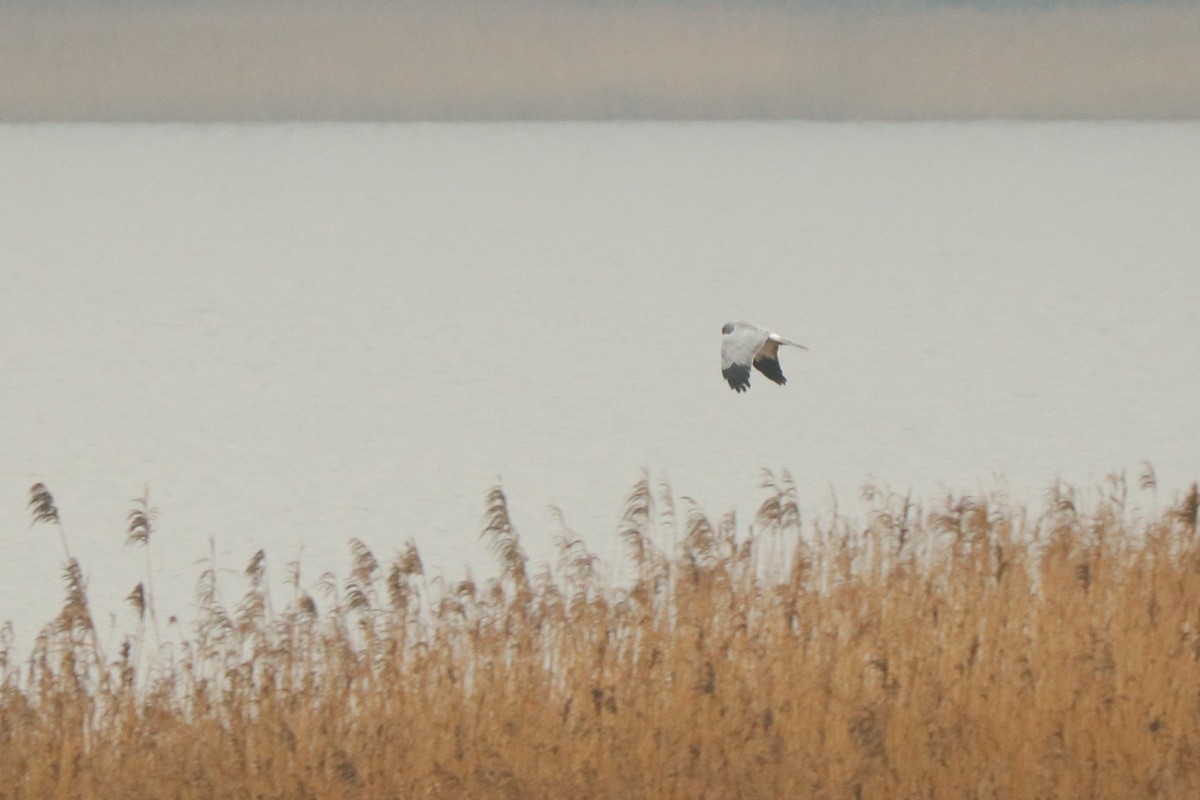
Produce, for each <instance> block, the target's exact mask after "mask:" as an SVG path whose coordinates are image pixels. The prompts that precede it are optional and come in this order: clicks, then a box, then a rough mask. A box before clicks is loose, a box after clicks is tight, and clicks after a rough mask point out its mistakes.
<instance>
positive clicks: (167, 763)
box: [0, 473, 1200, 799]
mask: <svg viewBox="0 0 1200 800" xmlns="http://www.w3.org/2000/svg"><path fill="white" fill-rule="evenodd" d="M1142 485H1143V488H1145V489H1146V490H1147V491H1156V488H1155V487H1154V479H1153V475H1152V474H1149V473H1148V474H1147V475H1146V476H1143V481H1142ZM764 494H765V500H764V502H763V504H762V506H761V508H760V509H759V512H758V514H757V516H756V519H755V520H754V523H753V525H752V526H750V527H749V528H745V529H744V528H743V527H741V526H739V525H738V524H737V521H736V520H735V519H734V517H733V516H732V515H728V516H726V517H724V518H721V519H712V518H710V517H708V516H706V515H705V514H704V513H702V511H701V510H700V509H699V508H698V507H696V506H695V504H693V503H691V502H690V501H688V500H686V499H683V500H679V501H677V500H676V498H675V497H674V496H673V494H672V492H671V490H670V489H669V488H668V487H666V486H655V485H653V484H652V482H651V481H650V480H649V479H648V478H643V479H642V480H640V481H639V482H638V483H637V484H636V485H635V487H634V488H633V490H632V492H631V493H630V495H629V498H628V500H627V502H626V507H625V513H624V516H623V519H622V522H621V526H620V530H619V531H618V534H619V536H620V537H621V540H622V542H623V544H624V546H625V549H626V552H627V554H628V558H629V562H630V563H629V567H630V568H629V569H628V570H627V577H626V578H625V579H623V580H621V581H617V582H613V581H610V580H607V579H605V578H603V577H602V575H603V574H604V571H603V570H601V569H600V565H599V563H598V561H597V559H596V557H595V556H594V555H593V554H592V553H591V552H590V551H589V550H588V549H587V547H586V545H585V544H584V543H583V541H582V540H581V539H580V538H579V537H577V536H576V535H574V534H573V533H571V532H570V531H569V530H567V529H566V528H565V526H564V528H563V533H562V536H561V537H560V538H559V540H558V544H557V550H558V552H557V558H556V559H555V560H554V563H552V564H542V565H539V564H537V563H535V562H533V561H532V560H531V559H530V558H529V557H528V556H527V554H526V553H525V551H524V550H523V548H522V544H521V540H520V538H519V536H518V533H517V531H516V530H515V529H514V527H513V524H512V521H511V518H510V516H509V509H508V504H507V499H506V497H505V495H504V493H503V491H502V490H501V489H499V488H497V489H494V490H493V491H492V492H490V493H489V495H488V497H487V512H486V517H485V528H484V531H483V535H482V538H483V540H484V543H485V544H486V546H487V547H488V548H490V551H491V553H492V554H493V555H494V557H495V560H496V563H497V566H498V572H497V575H496V577H494V578H491V579H488V580H483V581H477V580H475V579H472V578H471V577H468V578H466V579H464V580H461V581H456V582H454V581H446V580H443V579H439V578H434V577H431V576H429V575H428V574H427V573H426V571H425V568H424V565H423V563H422V560H421V557H420V554H419V553H418V551H417V548H416V546H415V545H414V544H412V543H409V544H408V545H406V546H405V547H404V548H403V549H402V550H401V551H400V552H399V553H398V554H397V555H396V556H395V557H394V558H392V559H391V560H390V561H382V560H380V558H379V557H377V556H376V554H374V553H373V552H372V551H371V550H370V549H369V548H368V547H367V546H366V545H365V544H363V543H362V542H359V541H352V542H351V556H352V565H351V570H350V574H349V575H348V576H347V577H346V578H344V579H338V578H335V577H334V576H332V575H328V574H327V575H324V576H322V577H320V578H319V580H318V581H317V582H316V583H315V585H312V586H310V585H308V584H306V582H305V581H304V580H303V578H302V575H301V571H300V566H299V564H290V565H287V569H286V576H287V577H286V583H287V586H288V589H289V593H290V596H289V597H287V598H286V599H285V600H284V601H282V602H280V603H278V604H276V603H275V602H274V601H273V598H272V597H271V592H270V590H269V586H270V581H269V580H267V575H268V573H267V569H268V561H267V558H266V555H265V554H263V553H261V552H259V553H257V554H255V556H254V558H253V559H252V560H251V562H250V564H249V565H248V566H247V568H246V570H245V572H244V575H243V578H242V580H241V582H240V584H239V585H238V587H237V588H236V590H235V592H234V594H233V595H232V596H233V597H235V598H236V599H235V600H233V601H232V602H229V601H227V600H226V598H227V597H228V596H230V595H228V594H227V589H228V588H229V587H226V586H225V585H223V584H222V583H221V582H220V581H219V580H218V576H219V574H220V573H219V571H218V570H217V568H216V563H215V558H214V562H213V563H212V564H211V565H210V566H209V567H208V568H206V569H204V570H203V572H202V574H201V575H200V577H199V580H198V582H197V597H196V599H197V605H198V607H199V614H198V619H197V621H196V623H195V628H194V630H192V631H191V632H190V633H189V634H188V635H187V636H185V637H183V638H182V640H180V641H178V642H176V643H175V644H174V645H164V646H163V647H162V648H160V649H158V650H157V651H156V653H155V655H154V656H153V657H149V658H142V657H141V656H140V655H139V653H140V650H141V638H142V633H144V630H143V629H139V630H140V631H142V632H140V633H138V634H134V635H131V636H130V638H128V639H127V640H126V641H125V642H124V644H123V646H122V647H121V648H120V651H119V654H118V655H117V656H116V657H115V658H112V659H109V658H107V657H106V656H105V653H104V652H103V650H102V649H101V647H100V641H99V639H98V638H97V636H96V632H95V627H94V626H93V625H92V623H91V611H90V608H89V604H88V598H87V594H86V583H85V581H84V580H83V578H82V575H81V570H80V568H79V565H78V563H77V562H76V561H75V560H74V559H72V558H71V557H70V556H69V555H66V553H64V555H66V558H67V568H66V570H65V572H66V585H67V601H66V603H65V605H64V608H63V611H62V613H61V614H60V615H59V617H58V618H57V619H55V620H54V621H53V622H52V623H51V624H49V625H48V626H47V627H46V628H45V630H44V631H43V633H42V635H41V636H40V637H39V639H38V641H37V643H36V646H35V647H34V648H33V652H32V653H31V654H30V656H29V657H28V659H27V660H18V658H17V655H16V653H15V652H13V648H12V645H11V643H7V644H4V647H3V651H2V652H0V658H2V660H0V795H2V796H4V797H11V798H39V799H40V798H117V797H138V798H160V797H163V798H165V797H170V798H181V799H184V798H210V797H220V798H327V797H328V798H393V797H394V798H401V797H403V798H408V797H449V798H453V797H471V798H523V797H535V798H536V797H542V798H584V797H588V798H592V797H597V798H599V797H610V798H628V797H656V798H658V797H662V798H675V797H678V798H698V797H709V798H743V797H744V798H757V797H763V798H766V797H770V798H779V797H787V798H852V797H853V798H886V797H906V798H907V797H928V798H940V797H947V798H984V797H987V798H1044V797H1058V798H1074V797H1087V798H1109V797H1111V798H1133V797H1180V798H1184V797H1194V796H1196V791H1197V787H1200V540H1198V538H1197V531H1196V526H1197V511H1198V508H1200V492H1198V489H1197V486H1196V485H1195V484H1193V485H1192V487H1191V489H1190V491H1189V492H1188V493H1187V494H1186V496H1185V497H1184V498H1182V499H1181V500H1179V501H1177V502H1176V503H1175V504H1174V505H1172V506H1171V507H1168V508H1166V509H1165V510H1161V511H1156V512H1154V513H1143V512H1140V511H1136V510H1134V509H1133V508H1131V507H1130V506H1129V505H1128V504H1127V502H1126V487H1125V484H1124V482H1123V481H1122V480H1120V479H1113V480H1112V481H1110V482H1109V484H1107V485H1106V487H1105V489H1104V491H1102V492H1099V493H1094V494H1090V495H1088V497H1087V498H1084V497H1082V496H1081V494H1080V493H1078V492H1076V491H1074V490H1072V489H1070V488H1068V487H1062V486H1057V487H1055V488H1054V489H1053V490H1052V491H1051V492H1050V494H1049V495H1048V497H1047V499H1046V503H1045V507H1044V508H1042V509H1040V510H1037V511H1036V512H1031V511H1030V510H1028V509H1025V508H1021V507H1014V506H1012V505H1010V503H1009V502H1007V501H1006V500H1005V499H1004V498H1003V497H1001V496H991V497H965V496H962V497H960V496H952V497H946V498H944V500H942V501H940V502H938V503H936V504H933V505H931V506H930V505H928V504H926V505H921V504H914V503H913V502H912V501H911V500H910V499H908V498H902V497H897V496H894V495H890V494H887V493H882V492H878V491H875V490H869V491H867V492H865V500H866V502H867V504H868V506H869V508H870V509H871V510H870V512H869V514H867V515H866V516H864V518H863V519H862V520H861V521H859V522H854V521H851V520H847V519H845V518H842V517H839V516H837V515H832V516H831V517H830V518H829V519H822V520H812V521H807V522H806V521H803V520H802V519H801V514H800V504H799V502H798V499H797V493H796V489H795V487H794V485H793V483H792V482H791V480H790V478H789V477H788V476H787V475H786V473H785V474H783V475H781V476H778V477H777V476H773V475H769V474H768V475H767V476H766V479H765V480H764ZM31 507H32V510H33V512H34V517H35V519H36V520H39V521H41V522H43V523H49V524H58V525H60V522H59V520H58V516H57V509H56V508H55V507H54V503H53V498H52V496H51V495H50V493H49V491H48V490H46V489H45V487H41V486H39V487H35V488H34V497H33V500H32V502H31ZM49 509H54V513H53V514H52V515H51V514H50V513H49ZM139 509H140V511H139ZM134 511H135V512H136V513H132V514H131V516H130V536H131V539H133V540H134V543H137V544H141V545H147V544H148V543H149V535H150V533H151V532H152V531H153V525H152V515H151V514H150V507H149V500H148V498H146V497H144V498H142V500H141V501H139V503H138V505H136V506H135V509H134ZM59 530H60V533H61V534H62V537H63V544H64V549H65V545H66V535H65V532H63V531H62V530H61V525H60V529H59ZM138 537H143V538H141V539H139V538H138ZM148 585H149V584H148V583H147V584H146V585H145V586H143V587H142V588H143V591H141V592H138V591H137V590H135V592H134V593H131V603H132V604H133V606H134V609H135V612H137V614H138V619H139V620H144V619H146V618H147V616H148V615H150V613H151V611H150V609H151V607H152V603H153V601H152V599H151V593H150V592H149V591H146V589H147V588H148Z"/></svg>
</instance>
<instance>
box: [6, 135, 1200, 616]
mask: <svg viewBox="0 0 1200 800" xmlns="http://www.w3.org/2000/svg"><path fill="white" fill-rule="evenodd" d="M0 170H2V172H3V174H4V175H5V176H6V179H5V181H4V182H3V186H0V242H3V247H2V248H0V274H3V277H4V281H3V283H4V287H5V288H4V290H3V291H2V292H0V319H3V320H4V329H5V335H4V337H2V338H0V381H2V385H0V532H2V535H3V537H4V548H5V557H4V558H3V559H0V618H3V619H13V620H14V621H15V622H16V623H17V627H18V632H19V633H21V632H22V631H24V632H28V631H32V630H35V629H36V627H37V625H39V624H40V623H42V622H44V621H46V620H47V619H48V618H49V617H50V616H52V615H53V613H54V611H55V610H56V608H57V606H58V604H59V601H60V597H61V589H60V586H59V583H58V580H57V576H58V573H59V567H60V562H61V548H60V547H59V545H58V543H57V537H56V536H55V535H54V532H53V531H52V530H50V529H46V528H34V529H32V530H31V529H30V528H29V524H28V516H27V513H26V511H25V507H24V506H25V502H26V499H27V491H28V488H29V486H30V484H32V483H34V482H35V481H45V482H46V483H47V484H48V485H49V486H50V488H51V489H52V490H53V491H54V493H55V495H56V497H57V499H58V502H59V505H60V508H61V511H62V518H63V521H64V524H65V526H66V528H67V533H68V535H69V537H70V541H71V543H72V546H73V548H74V550H75V553H76V555H78V556H79V557H80V558H81V560H82V562H83V564H84V567H85V570H86V571H87V572H88V573H89V575H90V576H91V578H90V580H91V588H92V591H93V595H94V599H95V601H96V605H97V607H98V608H99V609H101V610H103V611H104V612H113V613H115V614H117V615H118V624H122V623H121V622H120V621H121V620H124V621H126V622H127V621H128V619H129V618H130V616H131V613H132V612H131V611H129V610H128V609H127V608H126V607H123V606H122V604H121V598H122V597H123V596H124V595H125V594H126V593H128V591H129V590H130V588H132V586H133V584H134V583H136V582H137V581H138V580H140V579H141V577H142V575H143V572H144V564H143V561H142V559H141V555H140V554H139V553H136V552H131V551H129V550H126V549H124V548H123V546H122V542H123V538H124V534H123V529H124V526H125V514H126V512H127V510H128V509H129V508H130V506H131V503H130V501H131V499H132V498H134V497H136V496H138V495H140V494H141V493H142V491H143V488H144V487H145V486H146V485H147V484H148V485H149V488H150V492H151V502H152V504H153V505H155V506H157V507H159V508H160V509H161V512H162V513H161V517H160V519H159V528H160V529H159V532H158V534H157V536H156V539H155V540H154V542H153V548H154V551H155V552H154V554H153V555H154V564H155V570H156V572H155V580H156V581H157V583H158V588H159V594H160V604H161V605H162V606H163V607H164V612H177V613H181V614H184V615H186V613H187V609H188V605H189V603H190V602H191V589H192V585H193V583H194V580H195V578H196V576H197V575H198V574H199V569H200V568H199V567H197V566H196V565H195V562H196V560H197V559H200V558H202V557H204V556H205V554H206V553H207V552H208V549H209V540H210V537H211V538H212V539H213V540H215V543H216V550H217V552H218V554H219V556H220V559H221V562H222V564H223V565H224V566H227V567H229V568H231V569H241V568H242V567H243V566H244V564H245V562H246V561H247V560H248V559H249V558H250V555H251V554H252V553H253V552H254V551H255V550H257V549H259V548H265V549H266V550H267V552H268V554H269V556H270V557H271V560H272V564H273V568H274V570H275V574H276V577H277V578H278V576H280V575H281V574H282V572H283V569H282V567H283V563H284V562H285V561H288V560H291V559H295V558H297V557H301V559H302V563H303V564H304V569H305V579H306V581H307V582H315V580H316V578H317V576H318V575H319V573H320V572H321V571H322V570H325V569H338V570H340V571H342V572H344V571H345V567H346V563H347V559H346V557H345V555H344V554H345V552H346V542H347V540H348V539H349V538H350V537H358V538H360V539H362V540H364V541H365V542H367V543H368V544H369V545H370V546H371V547H372V548H373V549H375V550H376V552H377V553H378V554H379V555H380V556H381V557H384V558H386V557H388V556H390V555H391V554H392V553H393V552H394V550H395V549H396V548H398V547H400V546H401V545H402V543H403V542H404V541H405V540H407V539H413V540H415V541H416V543H417V544H418V546H419V547H420V549H421V551H422V553H423V554H424V556H425V562H426V564H427V566H430V567H434V568H438V567H440V568H442V569H443V570H444V571H445V572H446V574H447V575H449V576H450V577H456V576H458V575H460V574H461V571H462V569H463V568H464V566H465V565H468V564H471V565H475V566H476V567H479V565H481V564H485V563H486V558H485V556H484V553H483V550H482V548H481V547H480V546H479V544H478V543H477V536H478V531H479V529H480V518H481V515H482V512H483V496H484V493H485V492H486V491H487V489H488V488H489V487H491V486H492V485H494V484H496V483H497V482H498V481H502V482H503V485H504V487H505V488H506V490H507V491H508V493H509V496H510V499H511V501H512V505H513V511H514V514H515V521H516V523H517V525H518V527H519V528H520V530H521V531H522V532H523V533H524V534H525V536H526V539H527V544H528V547H529V549H530V550H531V551H533V552H534V553H535V554H540V555H545V554H548V553H549V547H550V543H551V540H552V536H553V535H554V534H555V533H557V532H558V525H557V523H556V522H555V521H554V518H553V515H552V513H551V511H550V510H549V509H550V506H551V505H556V506H558V507H560V508H561V509H562V511H563V513H564V514H565V517H566V520H567V522H568V523H569V524H570V526H571V527H572V528H574V529H575V530H576V531H578V532H579V533H581V534H583V535H584V536H585V537H586V538H587V540H588V541H589V542H590V543H591V545H592V547H593V548H594V549H595V550H596V551H597V552H599V553H601V554H602V555H604V556H606V557H610V558H615V557H616V556H617V555H618V554H619V552H620V551H619V547H618V545H617V543H616V540H615V536H614V532H615V526H616V521H617V519H618V517H619V514H620V509H621V503H622V500H623V498H624V496H625V494H626V493H627V491H628V489H629V488H630V486H631V484H632V483H633V482H634V481H635V480H636V479H637V478H638V477H639V475H640V474H641V470H642V469H643V468H645V469H648V470H650V472H651V474H652V476H653V477H654V478H655V479H656V480H657V479H659V478H660V477H663V476H665V477H667V478H669V479H670V481H671V482H672V483H673V485H674V486H675V488H676V489H677V490H678V491H679V492H680V493H682V494H687V495H690V496H691V497H693V498H694V499H695V500H696V501H697V502H699V503H700V504H701V505H702V506H703V507H704V508H705V509H707V510H708V511H710V512H711V513H713V514H721V513H724V512H725V511H727V510H730V509H736V510H737V511H738V513H739V515H740V517H741V518H742V519H743V520H744V521H749V519H750V517H751V516H752V514H753V511H754V509H755V507H756V504H757V502H758V500H759V499H760V493H759V490H758V482H759V477H760V470H761V469H762V468H764V467H768V468H772V469H781V468H786V469H788V470H790V471H791V473H792V474H793V475H794V477H795V479H796V481H797V484H798V486H799V488H800V491H801V493H802V495H803V498H804V502H805V504H806V507H807V508H810V509H820V508H828V507H829V497H830V495H831V492H835V493H836V494H837V495H838V496H839V498H841V499H842V502H843V510H847V511H851V512H852V511H853V507H854V501H855V499H856V498H857V495H858V491H859V487H860V486H861V485H862V484H863V483H864V482H868V481H875V482H879V483H887V484H890V485H891V486H892V487H893V488H895V489H897V490H899V491H907V490H908V489H910V488H911V489H912V490H914V491H915V492H916V494H917V496H918V497H931V496H935V495H936V494H937V493H938V492H940V491H943V490H944V489H947V488H949V489H955V490H959V489H962V490H967V491H981V490H988V489H993V488H1002V489H1006V490H1007V491H1009V492H1010V493H1011V494H1012V495H1014V496H1015V497H1016V498H1018V499H1030V500H1034V501H1037V500H1038V498H1039V497H1040V496H1041V493H1042V491H1043V490H1044V489H1045V487H1047V486H1048V485H1049V484H1050V483H1051V482H1053V481H1054V480H1055V479H1056V478H1058V477H1063V478H1065V479H1067V480H1070V481H1075V482H1079V483H1083V484H1090V483H1093V482H1095V481H1099V480H1101V479H1102V478H1103V477H1104V476H1105V475H1107V474H1108V473H1110V472H1112V471H1114V470H1128V471H1129V472H1130V473H1131V474H1136V473H1137V472H1138V471H1139V470H1140V469H1141V462H1142V461H1143V460H1145V461H1151V462H1153V464H1154V465H1155V466H1156V468H1157V470H1158V474H1159V478H1160V481H1161V483H1162V485H1163V486H1164V489H1171V490H1174V489H1179V488H1182V487H1183V485H1184V483H1185V482H1190V481H1191V480H1194V479H1195V478H1196V477H1197V474H1198V473H1200V467H1198V464H1197V460H1196V453H1197V452H1198V451H1200V450H1198V447H1197V445H1198V444H1200V433H1198V430H1200V428H1198V426H1197V424H1196V419H1197V411H1196V409H1197V405H1196V396H1197V393H1196V388H1197V379H1196V365H1197V364H1200V321H1198V317H1197V305H1196V302H1197V301H1196V298H1197V297H1200V270H1198V269H1197V263H1196V255H1197V253H1198V252H1200V226H1198V225H1197V224H1196V220H1197V219H1198V218H1200V181H1198V180H1197V179H1196V176H1197V175H1200V126H1198V125H1196V124H1193V123H1179V124H1006V123H978V124H900V125H887V124H828V125H826V124H803V123H771V124H767V123H722V124H666V123H664V124H652V123H645V124H510V125H272V126H252V125H242V126H182V125H164V126H91V125H77V126H75V125H72V126H10V127H3V128H0ZM730 319H747V320H752V321H756V322H760V323H762V324H766V325H769V326H771V327H772V328H774V329H775V330H777V331H779V332H780V333H781V334H783V335H785V336H787V337H790V338H793V339H796V340H798V341H801V342H803V343H805V344H807V345H808V346H809V347H810V348H811V350H810V351H809V352H807V353H805V352H799V351H795V352H785V353H784V354H783V356H782V362H783V369H784V372H785V373H786V374H787V376H788V377H789V384H788V386H787V387H786V388H779V387H776V386H774V385H773V384H771V383H769V382H768V381H766V380H765V379H764V378H763V377H762V376H760V375H758V374H757V373H756V374H755V377H754V379H753V385H752V388H751V390H750V391H749V392H748V393H747V394H745V395H737V394H735V393H733V392H732V391H730V390H729V388H728V387H727V386H726V385H725V383H724V382H723V381H722V379H721V377H720V374H719V363H718V362H719V359H718V350H719V338H720V334H719V331H720V328H721V325H722V324H723V323H724V322H725V321H727V320H730ZM1164 499H1169V498H1164ZM230 587H231V588H230V591H231V592H233V591H234V590H235V589H237V588H238V587H239V584H238V583H237V582H236V581H235V580H231V582H230ZM229 600H230V602H233V601H235V600H236V596H234V597H230V598H229ZM106 623H107V620H106Z"/></svg>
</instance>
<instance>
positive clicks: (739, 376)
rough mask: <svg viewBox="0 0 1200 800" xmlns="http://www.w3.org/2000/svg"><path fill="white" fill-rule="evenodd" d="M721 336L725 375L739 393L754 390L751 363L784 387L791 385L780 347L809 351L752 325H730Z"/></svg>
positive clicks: (726, 326) (742, 323) (730, 384)
mask: <svg viewBox="0 0 1200 800" xmlns="http://www.w3.org/2000/svg"><path fill="white" fill-rule="evenodd" d="M721 334H722V335H721V375H723V376H724V378H725V380H727V381H729V388H731V389H733V390H735V391H738V392H744V391H746V390H747V389H749V388H750V365H751V364H753V365H754V368H755V369H757V370H758V371H759V372H761V373H762V374H763V375H766V376H767V377H768V378H770V379H771V380H773V381H775V382H776V383H778V384H779V385H780V386H783V385H784V384H785V383H787V378H785V377H783V370H781V369H780V368H779V345H781V344H786V345H791V346H792V347H799V348H800V349H801V350H807V349H808V348H807V347H805V346H804V345H802V344H796V343H795V342H789V341H788V340H787V339H784V338H782V337H781V336H780V335H779V334H777V333H771V332H770V331H769V330H767V329H766V328H761V327H759V326H758V325H753V324H751V323H749V322H726V323H725V327H723V328H721Z"/></svg>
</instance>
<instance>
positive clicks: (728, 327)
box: [721, 322, 733, 334]
mask: <svg viewBox="0 0 1200 800" xmlns="http://www.w3.org/2000/svg"><path fill="white" fill-rule="evenodd" d="M721 333H722V334H726V333H733V323H732V322H726V323H725V325H724V326H723V327H722V328H721Z"/></svg>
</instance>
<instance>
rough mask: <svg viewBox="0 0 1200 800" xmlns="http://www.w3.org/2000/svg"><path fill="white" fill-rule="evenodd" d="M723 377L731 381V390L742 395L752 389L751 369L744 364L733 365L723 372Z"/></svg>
mask: <svg viewBox="0 0 1200 800" xmlns="http://www.w3.org/2000/svg"><path fill="white" fill-rule="evenodd" d="M721 376H722V377H724V378H725V380H727V381H729V388H730V389H733V390H734V391H735V392H737V393H739V394H741V393H742V392H744V391H746V390H747V389H749V388H750V368H749V367H747V366H745V365H742V364H733V365H731V366H729V367H727V368H725V369H723V370H721Z"/></svg>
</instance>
